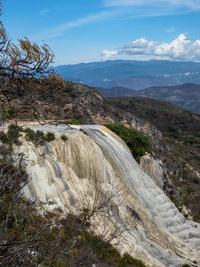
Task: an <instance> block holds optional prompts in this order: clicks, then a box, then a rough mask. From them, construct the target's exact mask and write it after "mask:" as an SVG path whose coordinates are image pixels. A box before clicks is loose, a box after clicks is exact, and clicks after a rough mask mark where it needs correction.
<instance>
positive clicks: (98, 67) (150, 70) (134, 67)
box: [54, 60, 200, 90]
mask: <svg viewBox="0 0 200 267" xmlns="http://www.w3.org/2000/svg"><path fill="white" fill-rule="evenodd" d="M54 69H55V71H56V72H58V73H59V74H60V75H61V76H62V77H63V78H64V79H66V80H72V81H76V82H77V81H80V82H81V83H84V84H87V85H89V86H95V87H104V88H112V87H126V88H130V89H134V90H140V89H145V88H147V87H151V86H172V85H179V84H183V83H197V84H198V83H199V84H200V63H194V62H174V61H164V60H150V61H135V60H109V61H102V62H92V63H81V64H76V65H62V66H57V67H55V68H54Z"/></svg>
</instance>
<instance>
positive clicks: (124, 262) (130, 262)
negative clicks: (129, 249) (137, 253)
mask: <svg viewBox="0 0 200 267" xmlns="http://www.w3.org/2000/svg"><path fill="white" fill-rule="evenodd" d="M120 266H123V267H125V266H137V267H145V265H144V263H143V262H142V261H140V260H136V259H134V258H133V257H131V256H130V255H129V254H128V253H125V254H124V255H123V257H122V259H121V260H120Z"/></svg>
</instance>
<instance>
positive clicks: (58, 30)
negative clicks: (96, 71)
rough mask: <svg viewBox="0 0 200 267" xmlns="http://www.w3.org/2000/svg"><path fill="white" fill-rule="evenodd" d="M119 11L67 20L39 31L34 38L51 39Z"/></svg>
mask: <svg viewBox="0 0 200 267" xmlns="http://www.w3.org/2000/svg"><path fill="white" fill-rule="evenodd" d="M118 13H119V11H118V10H116V9H114V10H112V11H104V12H100V13H96V14H91V15H88V16H86V17H83V18H79V19H77V20H74V21H70V22H66V23H65V24H62V25H59V26H57V27H55V28H52V29H49V30H47V31H45V32H41V33H39V34H38V35H37V36H33V38H37V39H38V38H41V37H42V38H43V39H50V38H54V37H58V36H62V35H64V34H65V32H66V31H67V30H69V29H72V28H76V27H80V26H82V25H86V24H90V23H94V22H97V21H102V20H104V19H106V18H110V17H113V16H116V15H117V14H118Z"/></svg>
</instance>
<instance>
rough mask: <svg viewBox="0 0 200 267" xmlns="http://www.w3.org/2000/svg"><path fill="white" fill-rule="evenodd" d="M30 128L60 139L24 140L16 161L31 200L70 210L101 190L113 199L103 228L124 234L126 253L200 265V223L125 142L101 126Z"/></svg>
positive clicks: (155, 261) (157, 265)
mask: <svg viewBox="0 0 200 267" xmlns="http://www.w3.org/2000/svg"><path fill="white" fill-rule="evenodd" d="M31 128H32V129H33V130H42V131H44V132H54V133H55V135H56V140H55V141H53V142H50V143H48V144H46V145H45V146H38V147H36V146H34V145H33V143H31V142H27V141H26V140H25V138H22V145H21V146H19V147H18V148H16V150H15V155H14V156H15V158H16V160H17V158H18V157H19V156H18V155H19V153H23V155H24V157H23V158H24V160H23V164H24V165H25V166H26V170H27V173H28V174H29V176H30V178H31V180H30V182H29V184H28V185H27V186H26V187H25V188H24V194H25V196H26V197H28V198H30V199H38V200H40V201H43V202H46V201H51V203H54V204H53V205H51V206H50V207H51V208H54V207H60V208H61V209H63V211H69V210H73V209H74V207H75V206H76V207H77V204H79V206H80V207H82V206H85V205H86V204H88V205H90V204H89V203H92V201H93V202H94V201H97V199H96V200H95V198H96V195H97V191H98V196H99V198H100V199H101V200H103V199H106V197H108V196H111V195H113V198H112V199H111V202H112V204H111V205H110V206H109V209H105V211H104V212H105V215H107V216H104V217H103V218H105V219H103V220H104V225H101V227H104V228H106V227H109V229H108V232H110V233H111V232H112V228H113V229H114V228H115V227H118V228H120V229H121V230H123V231H122V234H121V235H120V236H118V242H117V245H116V246H117V247H118V249H119V250H120V251H121V253H125V252H128V253H130V254H131V255H132V256H133V257H135V258H138V259H141V260H142V261H143V262H144V263H145V264H146V265H147V266H152V267H162V266H182V265H183V264H186V263H188V264H190V265H191V266H200V224H198V223H194V222H191V221H187V220H186V219H185V218H184V217H183V215H182V214H181V213H180V212H179V211H178V209H177V208H176V207H175V206H174V204H173V203H172V202H171V201H170V199H169V198H168V197H167V196H166V195H165V194H164V193H163V191H162V190H161V189H160V188H159V187H158V186H157V185H156V184H155V183H154V181H153V180H152V179H151V178H150V177H149V176H148V175H147V174H145V173H144V172H143V171H142V170H141V168H140V167H139V166H138V164H137V163H136V161H135V160H134V158H133V157H132V155H131V153H130V151H129V150H128V148H127V147H126V145H124V144H123V142H122V141H121V140H120V138H118V137H116V136H115V135H114V134H112V133H111V132H109V130H108V129H106V128H104V127H101V126H80V127H77V128H76V129H75V128H74V129H72V130H70V129H68V128H67V126H64V125H63V126H50V125H49V126H48V125H47V126H39V125H38V126H37V125H32V126H31ZM62 135H65V136H66V137H67V140H66V141H63V140H62V139H61V136H62ZM20 155H22V154H20ZM116 192H117V194H116ZM98 201H99V200H98ZM95 223H96V224H97V221H96V222H94V224H95ZM99 224H100V223H99ZM99 229H100V228H99V227H97V225H96V227H95V230H96V231H97V232H98V231H100V230H99Z"/></svg>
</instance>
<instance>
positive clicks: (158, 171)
mask: <svg viewBox="0 0 200 267" xmlns="http://www.w3.org/2000/svg"><path fill="white" fill-rule="evenodd" d="M140 167H141V168H142V169H143V171H144V172H145V173H146V174H148V175H149V176H150V177H151V178H152V179H153V180H154V182H155V184H156V185H157V186H158V187H160V188H161V189H163V168H162V166H161V162H160V160H159V159H156V160H155V159H154V158H153V157H151V156H150V155H149V154H147V155H144V156H143V157H142V158H141V159H140Z"/></svg>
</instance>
